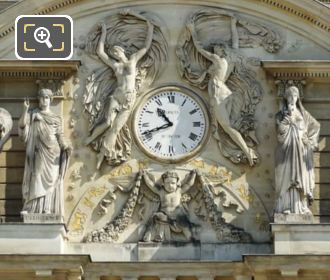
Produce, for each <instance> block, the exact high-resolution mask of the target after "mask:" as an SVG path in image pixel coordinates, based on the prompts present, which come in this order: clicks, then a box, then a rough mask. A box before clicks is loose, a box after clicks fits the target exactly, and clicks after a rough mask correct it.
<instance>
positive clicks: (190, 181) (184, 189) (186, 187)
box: [181, 170, 197, 193]
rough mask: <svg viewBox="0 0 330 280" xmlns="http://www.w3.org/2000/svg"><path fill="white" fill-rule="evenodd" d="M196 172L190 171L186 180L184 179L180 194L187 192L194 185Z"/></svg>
mask: <svg viewBox="0 0 330 280" xmlns="http://www.w3.org/2000/svg"><path fill="white" fill-rule="evenodd" d="M196 174H197V172H196V170H192V171H190V173H189V175H188V177H187V178H185V180H184V183H183V184H182V186H181V189H182V192H183V193H185V192H187V191H188V190H189V189H190V188H191V187H192V186H193V185H194V184H195V179H196Z"/></svg>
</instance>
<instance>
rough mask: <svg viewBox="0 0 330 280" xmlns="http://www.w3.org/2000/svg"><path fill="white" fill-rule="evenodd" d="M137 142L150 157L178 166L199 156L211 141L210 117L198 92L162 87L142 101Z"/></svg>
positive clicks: (136, 118) (135, 123)
mask: <svg viewBox="0 0 330 280" xmlns="http://www.w3.org/2000/svg"><path fill="white" fill-rule="evenodd" d="M133 131H134V136H135V139H136V142H137V144H138V146H139V147H140V148H141V150H142V151H143V152H144V153H146V154H147V155H148V156H149V157H151V158H153V159H155V160H158V161H161V162H167V163H177V162H181V161H183V160H187V159H189V158H191V157H193V156H194V155H196V154H197V153H198V152H199V151H200V150H201V148H202V147H203V145H204V144H205V142H206V141H207V139H208V134H209V114H208V111H207V110H206V107H205V105H204V102H203V100H202V99H201V98H200V97H199V96H198V95H197V94H195V93H194V92H192V91H190V90H188V89H185V88H182V87H177V86H169V87H162V88H158V89H156V90H153V91H151V92H150V93H148V94H146V95H145V96H144V98H142V100H141V102H140V103H139V104H138V106H137V108H136V109H135V112H134V117H133Z"/></svg>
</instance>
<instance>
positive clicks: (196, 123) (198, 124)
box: [193, 122, 201, 127]
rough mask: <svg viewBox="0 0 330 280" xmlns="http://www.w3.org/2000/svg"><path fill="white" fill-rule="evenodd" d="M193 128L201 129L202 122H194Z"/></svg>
mask: <svg viewBox="0 0 330 280" xmlns="http://www.w3.org/2000/svg"><path fill="white" fill-rule="evenodd" d="M193 126H194V127H200V126H201V122H193Z"/></svg>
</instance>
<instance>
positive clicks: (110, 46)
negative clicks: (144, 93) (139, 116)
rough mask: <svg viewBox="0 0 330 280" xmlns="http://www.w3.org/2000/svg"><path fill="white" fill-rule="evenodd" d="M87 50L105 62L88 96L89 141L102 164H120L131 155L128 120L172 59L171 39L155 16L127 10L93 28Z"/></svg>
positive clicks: (88, 85)
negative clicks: (169, 56)
mask: <svg viewBox="0 0 330 280" xmlns="http://www.w3.org/2000/svg"><path fill="white" fill-rule="evenodd" d="M86 50H87V52H89V53H90V54H92V55H96V58H97V59H100V60H101V61H102V62H103V63H104V64H105V67H102V68H101V69H98V70H97V71H95V72H93V73H92V74H91V75H90V76H89V77H88V79H87V83H86V92H85V96H84V106H85V111H86V112H87V114H88V116H89V123H90V127H89V136H88V137H87V138H86V139H85V144H86V145H91V146H92V147H93V148H94V149H95V150H96V151H97V152H98V156H97V169H99V168H100V167H101V164H102V162H103V160H104V159H106V160H107V162H108V164H110V165H116V164H120V163H121V162H124V161H126V160H127V159H128V158H129V156H130V152H131V135H130V132H129V129H128V127H127V125H126V122H127V120H128V118H129V116H130V114H131V112H132V109H133V106H134V104H135V101H136V97H137V95H138V93H139V92H140V91H141V89H143V88H145V87H147V86H149V85H150V84H151V83H152V82H153V80H154V79H155V77H156V76H157V74H158V73H159V71H160V68H161V65H162V64H164V62H165V61H166V60H167V43H166V40H165V37H164V35H163V32H162V30H161V28H160V24H159V23H157V21H156V20H155V19H154V18H151V17H150V19H149V18H148V17H147V15H144V14H142V13H137V12H133V11H129V10H124V11H121V12H120V13H119V14H117V15H113V16H111V17H109V18H106V19H105V20H104V21H103V22H101V23H99V24H97V25H96V26H95V27H94V28H93V29H92V31H91V32H90V33H89V36H88V42H87V46H86Z"/></svg>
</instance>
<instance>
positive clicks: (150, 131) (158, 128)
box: [142, 123, 173, 135]
mask: <svg viewBox="0 0 330 280" xmlns="http://www.w3.org/2000/svg"><path fill="white" fill-rule="evenodd" d="M172 125H173V123H166V124H163V125H161V126H158V127H155V128H153V129H150V130H146V131H144V132H143V133H142V134H143V135H146V134H150V133H152V132H156V131H158V130H161V129H165V128H168V127H170V126H172Z"/></svg>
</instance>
